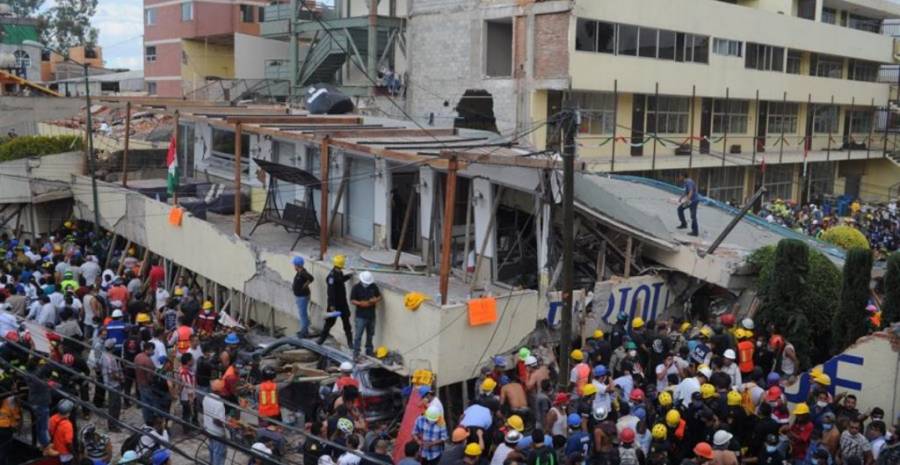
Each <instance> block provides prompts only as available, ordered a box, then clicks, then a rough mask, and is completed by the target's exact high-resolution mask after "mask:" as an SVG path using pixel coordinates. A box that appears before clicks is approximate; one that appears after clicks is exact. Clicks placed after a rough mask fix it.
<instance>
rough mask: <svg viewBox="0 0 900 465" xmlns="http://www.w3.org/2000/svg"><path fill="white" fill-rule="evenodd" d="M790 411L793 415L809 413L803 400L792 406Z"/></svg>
mask: <svg viewBox="0 0 900 465" xmlns="http://www.w3.org/2000/svg"><path fill="white" fill-rule="evenodd" d="M791 413H792V414H794V415H807V414H809V405H806V403H805V402H804V403H800V404H797V406H796V407H794V411H793V412H791Z"/></svg>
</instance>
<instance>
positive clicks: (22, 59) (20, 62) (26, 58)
mask: <svg viewBox="0 0 900 465" xmlns="http://www.w3.org/2000/svg"><path fill="white" fill-rule="evenodd" d="M13 57H14V58H15V59H16V68H30V67H31V55H29V54H28V52H26V51H25V50H16V51H15V52H14V53H13Z"/></svg>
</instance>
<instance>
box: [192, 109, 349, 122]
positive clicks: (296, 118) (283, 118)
mask: <svg viewBox="0 0 900 465" xmlns="http://www.w3.org/2000/svg"><path fill="white" fill-rule="evenodd" d="M209 113H212V114H215V113H216V112H215V111H210V112H209ZM225 121H226V122H228V123H232V124H233V123H244V124H279V123H287V124H291V123H294V124H362V122H363V119H362V117H359V116H304V115H244V116H241V115H234V116H228V117H226V118H225Z"/></svg>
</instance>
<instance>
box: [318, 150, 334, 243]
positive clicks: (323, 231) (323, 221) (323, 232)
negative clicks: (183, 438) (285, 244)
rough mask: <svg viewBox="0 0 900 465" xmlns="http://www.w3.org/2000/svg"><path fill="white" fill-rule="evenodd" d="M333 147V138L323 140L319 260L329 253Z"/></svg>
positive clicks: (320, 154)
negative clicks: (329, 181)
mask: <svg viewBox="0 0 900 465" xmlns="http://www.w3.org/2000/svg"><path fill="white" fill-rule="evenodd" d="M330 145H331V138H330V137H328V136H325V138H324V139H322V143H321V146H320V148H319V170H320V171H321V174H320V179H321V180H322V186H321V187H322V188H321V189H320V192H321V193H322V200H321V201H320V202H319V209H320V210H321V211H320V212H319V260H324V259H325V253H326V252H328V184H329V183H328V176H329V174H328V163H329V162H328V159H329V156H328V150H329V146H330Z"/></svg>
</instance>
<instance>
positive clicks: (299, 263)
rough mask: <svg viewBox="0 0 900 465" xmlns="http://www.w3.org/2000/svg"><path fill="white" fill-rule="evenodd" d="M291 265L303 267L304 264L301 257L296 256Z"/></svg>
mask: <svg viewBox="0 0 900 465" xmlns="http://www.w3.org/2000/svg"><path fill="white" fill-rule="evenodd" d="M291 263H293V264H294V266H303V264H304V263H305V262H304V261H303V257H300V256H297V257H294V259H293V260H291Z"/></svg>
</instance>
